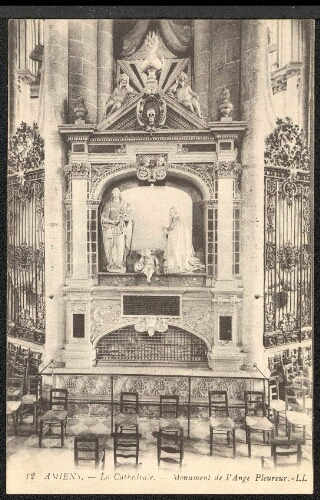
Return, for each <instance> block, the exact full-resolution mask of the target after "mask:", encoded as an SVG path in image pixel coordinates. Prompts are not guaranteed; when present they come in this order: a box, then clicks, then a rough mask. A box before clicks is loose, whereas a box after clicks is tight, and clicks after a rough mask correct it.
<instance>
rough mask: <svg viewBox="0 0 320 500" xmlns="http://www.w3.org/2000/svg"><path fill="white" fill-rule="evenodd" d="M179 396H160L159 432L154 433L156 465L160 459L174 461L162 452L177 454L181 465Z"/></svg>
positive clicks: (181, 444)
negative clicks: (155, 438) (162, 454)
mask: <svg viewBox="0 0 320 500" xmlns="http://www.w3.org/2000/svg"><path fill="white" fill-rule="evenodd" d="M178 417H179V396H166V395H162V396H160V420H159V432H156V433H154V436H155V437H157V456H158V465H160V461H161V460H163V461H166V462H172V461H176V460H174V459H172V458H168V457H166V456H164V457H163V456H161V453H162V452H165V453H169V454H179V464H180V467H181V466H182V460H183V444H184V443H183V426H182V424H181V422H180V420H179V418H178Z"/></svg>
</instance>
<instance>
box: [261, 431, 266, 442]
mask: <svg viewBox="0 0 320 500" xmlns="http://www.w3.org/2000/svg"><path fill="white" fill-rule="evenodd" d="M262 435H263V444H266V433H265V431H262Z"/></svg>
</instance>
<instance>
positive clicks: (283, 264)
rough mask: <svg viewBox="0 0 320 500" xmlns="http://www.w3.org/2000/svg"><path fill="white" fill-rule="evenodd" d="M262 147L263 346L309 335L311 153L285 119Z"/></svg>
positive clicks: (295, 127) (310, 301)
mask: <svg viewBox="0 0 320 500" xmlns="http://www.w3.org/2000/svg"><path fill="white" fill-rule="evenodd" d="M277 125H278V126H277V128H276V129H275V131H274V133H272V134H271V135H270V136H269V137H268V139H267V149H266V152H265V333H264V341H265V342H264V343H265V346H266V347H272V346H274V345H283V344H288V343H291V342H301V341H303V340H308V339H309V338H310V337H311V314H312V312H311V311H312V276H311V263H312V256H311V239H310V238H311V228H310V224H311V215H310V213H311V212H310V196H311V194H310V153H309V149H308V148H307V146H306V143H305V139H304V136H303V133H302V132H301V131H300V130H299V127H298V126H297V125H293V124H292V121H291V120H290V119H289V118H286V119H285V120H284V121H283V120H280V119H279V120H278V121H277Z"/></svg>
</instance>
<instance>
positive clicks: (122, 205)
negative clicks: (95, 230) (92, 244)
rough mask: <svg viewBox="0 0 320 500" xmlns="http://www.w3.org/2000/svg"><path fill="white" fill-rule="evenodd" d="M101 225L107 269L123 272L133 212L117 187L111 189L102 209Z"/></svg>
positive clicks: (111, 271)
mask: <svg viewBox="0 0 320 500" xmlns="http://www.w3.org/2000/svg"><path fill="white" fill-rule="evenodd" d="M101 226H102V235H103V245H104V251H105V254H106V258H107V271H108V272H110V273H125V272H126V259H127V256H128V254H129V252H130V248H131V241H132V229H133V214H132V211H131V208H130V205H129V204H128V203H126V202H125V201H124V200H123V198H122V196H121V192H120V190H119V189H118V188H115V189H113V191H112V196H111V200H110V201H109V202H108V203H107V204H106V205H105V207H104V209H103V211H102V214H101Z"/></svg>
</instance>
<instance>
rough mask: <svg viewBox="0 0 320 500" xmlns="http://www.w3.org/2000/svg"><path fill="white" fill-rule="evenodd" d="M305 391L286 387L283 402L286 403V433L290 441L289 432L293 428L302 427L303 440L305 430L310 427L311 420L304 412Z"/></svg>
mask: <svg viewBox="0 0 320 500" xmlns="http://www.w3.org/2000/svg"><path fill="white" fill-rule="evenodd" d="M306 391H307V390H306V389H304V388H299V387H293V386H286V387H285V401H286V433H287V437H288V439H289V440H290V438H291V430H294V429H295V427H302V429H303V438H305V437H306V428H307V427H310V428H311V425H312V418H311V416H310V415H308V413H307V412H306V408H305V396H306Z"/></svg>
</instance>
